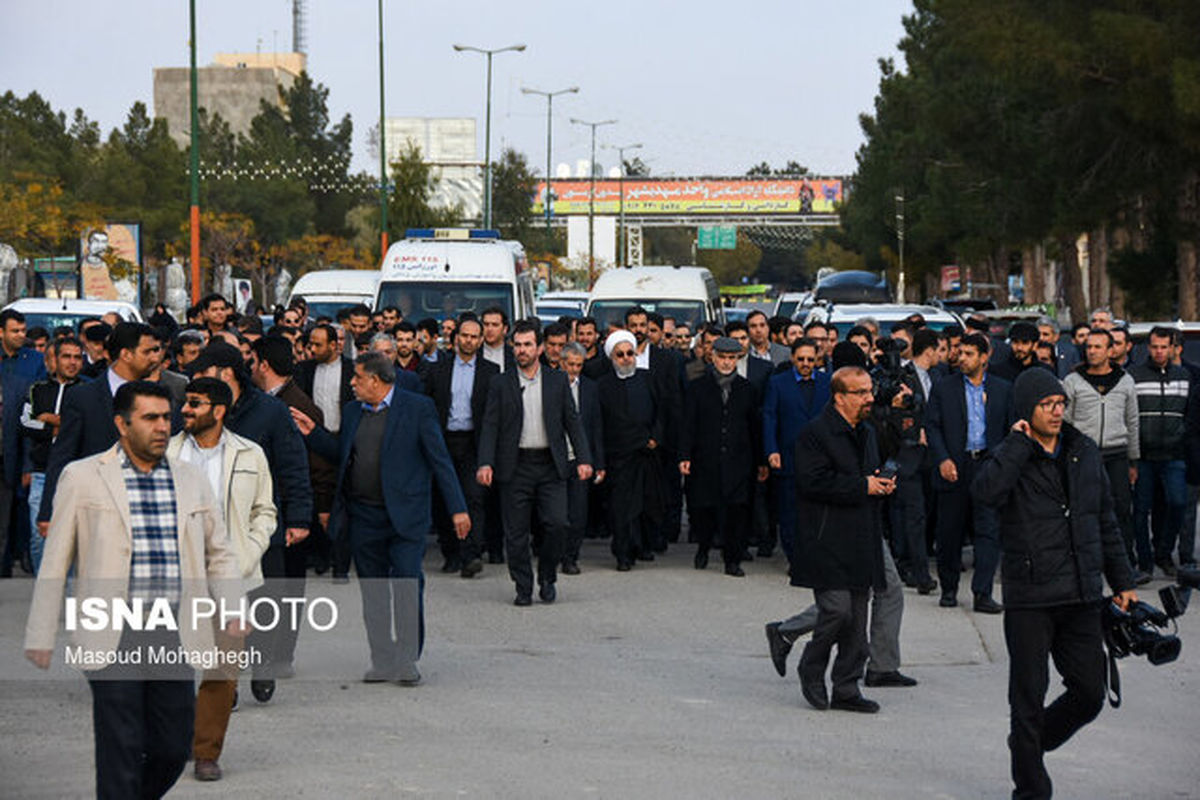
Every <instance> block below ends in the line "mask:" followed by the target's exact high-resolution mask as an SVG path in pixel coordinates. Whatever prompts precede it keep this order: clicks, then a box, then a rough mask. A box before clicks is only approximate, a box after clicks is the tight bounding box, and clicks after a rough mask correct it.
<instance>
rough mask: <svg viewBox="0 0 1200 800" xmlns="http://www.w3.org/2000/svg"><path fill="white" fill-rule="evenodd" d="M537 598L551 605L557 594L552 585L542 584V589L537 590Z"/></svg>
mask: <svg viewBox="0 0 1200 800" xmlns="http://www.w3.org/2000/svg"><path fill="white" fill-rule="evenodd" d="M538 597H540V598H542V602H543V603H553V602H554V601H555V599H557V598H558V592H557V591H556V590H555V589H554V584H553V583H543V584H542V588H540V589H538Z"/></svg>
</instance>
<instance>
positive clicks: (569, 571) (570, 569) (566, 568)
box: [562, 561, 579, 575]
mask: <svg viewBox="0 0 1200 800" xmlns="http://www.w3.org/2000/svg"><path fill="white" fill-rule="evenodd" d="M562 574H563V575H578V574H579V564H577V563H575V562H574V561H564V562H563V565H562Z"/></svg>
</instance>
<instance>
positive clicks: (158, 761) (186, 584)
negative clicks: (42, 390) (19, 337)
mask: <svg viewBox="0 0 1200 800" xmlns="http://www.w3.org/2000/svg"><path fill="white" fill-rule="evenodd" d="M113 412H114V414H115V420H114V421H115V423H116V426H117V430H118V432H119V434H120V439H119V441H118V443H117V444H116V445H114V446H113V447H112V448H110V449H109V450H106V451H104V452H103V453H99V454H97V455H95V456H91V457H89V458H84V459H81V460H79V461H75V462H73V463H71V464H69V465H68V466H67V467H66V469H64V470H63V473H62V478H61V480H60V481H59V483H58V489H57V493H56V497H55V503H54V514H53V516H52V518H51V520H50V530H49V535H48V536H47V538H46V549H45V553H44V555H43V559H42V569H41V571H40V573H39V575H38V580H37V583H36V585H35V587H34V593H33V602H32V604H31V606H30V610H29V620H28V622H27V624H26V628H25V655H26V657H27V658H28V659H29V660H30V661H32V662H33V663H34V664H35V665H37V666H38V667H40V668H42V669H45V668H47V667H49V665H50V660H51V653H52V650H53V648H54V641H55V634H56V632H57V629H58V615H59V610H60V609H62V608H63V607H64V594H65V589H66V579H67V575H68V572H69V571H70V570H71V569H72V567H73V568H74V577H73V579H72V582H73V588H74V591H73V594H72V596H71V597H67V598H66V599H65V607H66V610H67V628H68V629H69V630H73V634H72V643H71V645H70V646H68V647H67V649H66V654H67V660H68V662H71V663H75V664H78V665H80V666H81V667H82V668H83V670H84V671H85V674H86V675H87V677H88V683H89V685H90V686H91V690H92V722H93V730H94V735H95V740H96V794H97V796H98V797H101V798H109V797H112V798H128V797H161V796H162V795H164V794H165V793H166V792H167V791H168V790H169V789H170V788H171V786H173V785H174V783H175V781H176V779H177V778H178V777H179V774H180V773H181V772H182V771H183V767H184V765H185V764H186V763H187V755H188V747H189V744H190V742H191V735H192V715H193V704H194V697H193V689H192V673H191V667H192V665H194V664H196V663H198V662H199V661H201V660H203V659H204V658H206V657H211V655H212V653H213V652H214V642H213V625H212V620H211V619H210V618H207V617H205V616H204V613H205V611H206V610H207V609H206V608H205V606H206V605H220V604H223V605H224V606H225V607H226V608H229V609H236V608H237V607H238V604H239V602H240V601H241V599H242V593H241V586H240V583H241V581H240V573H239V570H238V564H237V557H236V553H235V552H234V550H233V548H232V546H231V545H230V542H229V536H228V534H227V533H226V531H225V525H224V523H223V522H222V520H221V515H220V513H219V510H218V508H217V505H216V501H215V500H214V498H213V494H212V490H211V489H210V488H209V484H208V481H207V480H205V479H204V476H203V475H202V474H201V473H200V472H198V471H197V470H196V469H195V468H194V467H192V466H191V465H189V464H184V463H182V462H180V461H178V460H172V459H170V458H167V457H165V451H166V449H167V441H168V439H169V437H170V433H171V402H170V394H169V393H168V391H167V389H166V388H165V387H163V386H161V385H159V384H155V383H149V382H146V381H131V382H129V383H126V384H124V385H122V386H121V387H120V388H119V389H118V390H117V393H116V396H115V397H114V398H113ZM89 603H91V604H93V608H92V609H91V610H89V607H88V604H89ZM76 604H78V607H76ZM95 606H99V608H98V609H97V608H96V607H95ZM122 608H126V609H129V608H132V609H133V610H134V611H133V613H132V614H131V615H129V616H130V617H131V620H130V622H128V623H127V624H126V623H125V622H124V620H123V619H122V618H121V615H122V612H121V610H120V609H122ZM110 611H111V613H109V612H110ZM244 630H245V628H244V627H243V625H242V623H241V621H239V620H237V619H231V620H230V621H229V622H228V624H227V626H226V632H227V633H229V634H231V635H244V634H243V632H244ZM205 654H208V655H207V656H206V655H205Z"/></svg>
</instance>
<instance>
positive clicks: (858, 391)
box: [842, 389, 871, 395]
mask: <svg viewBox="0 0 1200 800" xmlns="http://www.w3.org/2000/svg"><path fill="white" fill-rule="evenodd" d="M870 393H871V390H870V389H847V390H846V391H844V392H842V394H857V395H863V394H870Z"/></svg>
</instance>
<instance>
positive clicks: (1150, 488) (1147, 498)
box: [1133, 460, 1187, 572]
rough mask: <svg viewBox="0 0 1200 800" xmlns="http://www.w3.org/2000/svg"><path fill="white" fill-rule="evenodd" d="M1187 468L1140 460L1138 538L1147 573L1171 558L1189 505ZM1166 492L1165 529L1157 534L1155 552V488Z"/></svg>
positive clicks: (1136, 508) (1175, 463)
mask: <svg viewBox="0 0 1200 800" xmlns="http://www.w3.org/2000/svg"><path fill="white" fill-rule="evenodd" d="M1186 471H1187V470H1186V466H1185V465H1184V462H1183V461H1182V460H1179V461H1144V460H1143V461H1139V462H1138V479H1137V484H1136V485H1135V486H1134V495H1133V502H1134V513H1133V524H1134V538H1135V540H1136V543H1137V556H1138V566H1139V567H1140V568H1142V569H1143V570H1145V571H1146V572H1149V571H1151V570H1152V569H1154V563H1153V562H1154V561H1165V560H1167V559H1169V558H1171V554H1172V552H1173V551H1174V550H1175V543H1176V541H1177V540H1178V538H1179V530H1180V528H1181V527H1182V526H1183V516H1184V507H1185V506H1186V505H1187V480H1186ZM1160 487H1161V489H1162V492H1163V496H1164V500H1165V513H1164V515H1163V524H1162V527H1160V528H1158V526H1156V528H1157V530H1156V531H1155V534H1154V537H1153V550H1151V536H1150V510H1151V507H1152V506H1153V504H1154V493H1155V489H1157V488H1160Z"/></svg>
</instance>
